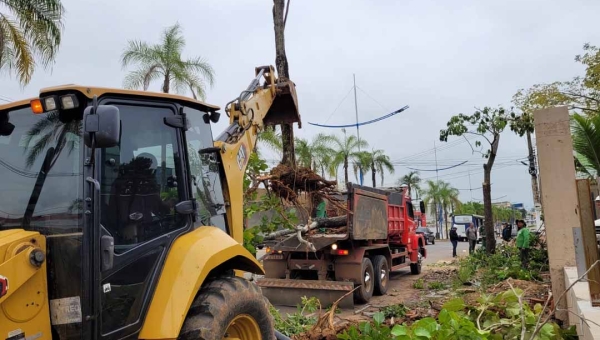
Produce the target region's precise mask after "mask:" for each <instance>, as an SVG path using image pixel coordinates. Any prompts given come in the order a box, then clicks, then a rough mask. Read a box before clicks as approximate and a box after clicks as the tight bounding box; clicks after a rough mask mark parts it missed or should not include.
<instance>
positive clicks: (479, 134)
mask: <svg viewBox="0 0 600 340" xmlns="http://www.w3.org/2000/svg"><path fill="white" fill-rule="evenodd" d="M465 133H468V134H471V135H476V136H481V137H483V138H485V140H487V141H488V143H490V145H492V142H491V141H490V140H489V138H487V137H486V135H484V134H483V133H478V132H471V131H467V132H465Z"/></svg>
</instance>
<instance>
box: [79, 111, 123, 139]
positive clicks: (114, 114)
mask: <svg viewBox="0 0 600 340" xmlns="http://www.w3.org/2000/svg"><path fill="white" fill-rule="evenodd" d="M93 110H94V107H93V106H88V107H86V108H85V111H84V113H83V117H84V140H85V145H86V146H88V147H90V148H91V147H92V134H94V135H95V141H96V144H95V145H94V146H95V147H96V148H100V149H103V148H111V147H113V146H117V145H118V144H119V137H120V136H121V117H120V115H119V109H118V108H117V107H116V106H113V105H98V106H97V107H96V112H93Z"/></svg>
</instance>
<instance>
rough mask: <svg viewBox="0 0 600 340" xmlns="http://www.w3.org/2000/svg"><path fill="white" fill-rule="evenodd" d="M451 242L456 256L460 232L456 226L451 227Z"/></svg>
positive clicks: (453, 253) (453, 254)
mask: <svg viewBox="0 0 600 340" xmlns="http://www.w3.org/2000/svg"><path fill="white" fill-rule="evenodd" d="M450 242H452V257H456V246H457V245H458V233H457V232H456V227H452V229H450Z"/></svg>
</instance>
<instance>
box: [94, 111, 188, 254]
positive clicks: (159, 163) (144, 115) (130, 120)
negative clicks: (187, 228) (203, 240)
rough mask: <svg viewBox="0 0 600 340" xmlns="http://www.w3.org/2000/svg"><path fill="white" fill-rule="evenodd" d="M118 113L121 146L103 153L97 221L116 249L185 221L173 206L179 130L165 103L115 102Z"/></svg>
mask: <svg viewBox="0 0 600 340" xmlns="http://www.w3.org/2000/svg"><path fill="white" fill-rule="evenodd" d="M113 105H116V106H117V107H118V108H119V111H120V113H121V140H120V143H119V146H116V147H113V148H110V149H104V150H102V153H101V181H100V182H101V184H102V190H101V194H102V203H101V204H102V214H101V223H102V225H103V226H104V228H106V230H108V232H109V233H110V234H111V235H112V236H113V237H114V242H115V253H122V252H124V251H126V250H128V249H130V248H132V247H134V246H136V245H137V244H140V243H143V242H146V241H149V240H152V239H155V238H157V237H160V236H162V235H164V234H167V233H169V232H171V231H174V230H176V229H179V228H181V227H183V226H184V225H185V221H186V220H185V218H184V217H183V216H181V215H178V214H176V213H175V211H174V206H175V204H177V203H179V202H180V201H181V197H180V196H181V195H180V192H181V190H180V186H181V185H182V183H180V182H181V181H177V178H179V177H180V174H181V169H179V165H178V162H177V161H176V159H178V157H179V152H178V147H173V146H174V145H175V146H176V145H178V142H177V133H176V130H175V129H174V128H171V127H169V126H167V125H165V124H164V122H163V118H164V117H167V116H168V115H172V114H174V112H173V111H172V110H171V109H168V108H164V107H150V106H135V105H123V104H113Z"/></svg>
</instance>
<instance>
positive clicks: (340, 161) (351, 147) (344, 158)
mask: <svg viewBox="0 0 600 340" xmlns="http://www.w3.org/2000/svg"><path fill="white" fill-rule="evenodd" d="M331 144H332V147H333V154H332V157H331V166H330V167H329V172H330V174H331V175H332V176H333V175H334V174H336V172H337V168H338V167H339V166H340V165H342V166H343V168H344V181H345V183H348V165H349V163H350V161H351V160H352V161H356V162H358V161H359V160H360V159H359V157H360V152H359V151H358V150H359V149H361V148H362V149H366V148H368V147H369V143H367V141H365V140H364V139H358V138H356V136H354V135H350V136H347V135H346V131H344V138H343V139H342V138H340V137H338V136H331Z"/></svg>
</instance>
